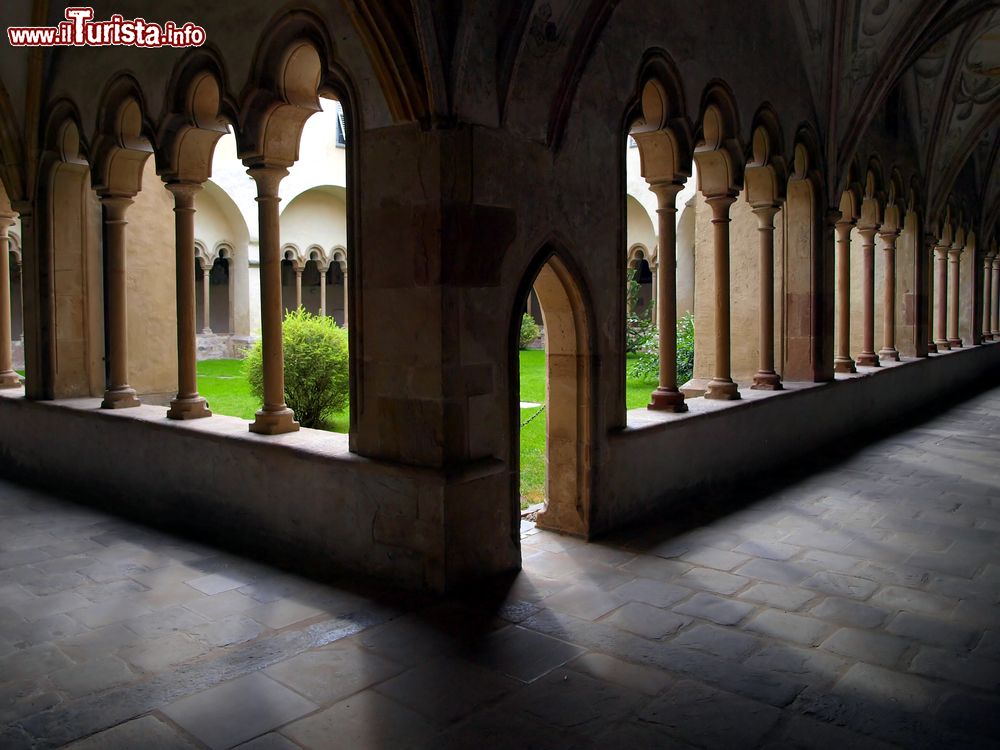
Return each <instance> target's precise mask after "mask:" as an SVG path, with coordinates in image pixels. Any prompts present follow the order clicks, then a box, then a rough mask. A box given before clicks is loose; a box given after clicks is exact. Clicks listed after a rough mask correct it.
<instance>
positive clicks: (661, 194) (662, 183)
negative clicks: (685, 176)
mask: <svg viewBox="0 0 1000 750" xmlns="http://www.w3.org/2000/svg"><path fill="white" fill-rule="evenodd" d="M646 184H648V185H649V190H650V192H651V193H653V195H655V196H656V210H657V211H662V210H668V211H676V210H677V204H676V201H677V194H678V193H680V192H681V190H683V189H684V185H683V183H678V182H673V181H671V180H646Z"/></svg>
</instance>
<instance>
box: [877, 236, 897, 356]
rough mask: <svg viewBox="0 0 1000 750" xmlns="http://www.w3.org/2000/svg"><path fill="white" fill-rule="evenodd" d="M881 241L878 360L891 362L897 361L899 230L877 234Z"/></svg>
mask: <svg viewBox="0 0 1000 750" xmlns="http://www.w3.org/2000/svg"><path fill="white" fill-rule="evenodd" d="M879 237H880V238H881V240H882V253H883V255H882V257H883V259H884V261H885V278H884V279H883V286H882V348H881V349H880V350H879V353H878V356H879V359H880V360H882V359H885V360H889V361H893V362H898V361H899V351H897V349H896V240H897V239H898V238H899V230H898V229H896V230H893V231H884V232H881V233H880V234H879Z"/></svg>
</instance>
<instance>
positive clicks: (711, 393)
mask: <svg viewBox="0 0 1000 750" xmlns="http://www.w3.org/2000/svg"><path fill="white" fill-rule="evenodd" d="M705 398H710V399H714V400H716V401H739V399H740V389H739V386H737V385H736V383H734V382H733V381H732V380H723V379H722V378H712V380H711V381H710V382H709V384H708V389H707V390H706V391H705Z"/></svg>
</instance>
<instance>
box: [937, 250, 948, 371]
mask: <svg viewBox="0 0 1000 750" xmlns="http://www.w3.org/2000/svg"><path fill="white" fill-rule="evenodd" d="M948 250H950V248H949V247H948V245H941V244H937V245H935V246H934V260H935V268H936V270H937V273H936V274H935V276H936V278H935V280H934V290H935V292H936V293H937V317H936V318H935V325H934V331H935V338H934V345H935V346H936V347H937V348H938V351H948V350H949V349H951V344H949V343H948Z"/></svg>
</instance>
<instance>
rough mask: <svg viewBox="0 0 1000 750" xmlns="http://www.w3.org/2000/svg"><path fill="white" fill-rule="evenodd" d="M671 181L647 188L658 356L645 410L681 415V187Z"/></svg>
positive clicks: (682, 410) (684, 404)
mask: <svg viewBox="0 0 1000 750" xmlns="http://www.w3.org/2000/svg"><path fill="white" fill-rule="evenodd" d="M683 187H684V186H683V185H678V184H677V183H674V182H660V183H655V184H651V185H650V189H651V190H652V191H653V193H654V194H655V195H656V201H657V206H656V216H657V222H658V224H657V233H658V234H659V239H660V243H659V249H658V250H657V251H656V260H657V263H656V265H657V272H656V287H657V289H656V299H657V304H656V330H657V351H658V353H659V356H660V373H659V382H658V383H657V386H656V390H654V391H653V392H652V394H650V397H649V404H648V405H647V407H646V408H648V409H651V410H653V411H670V412H684V411H687V408H688V407H687V404H686V403H684V394H683V393H681V392H680V391H679V390H677V205H676V200H677V194H678V193H679V192H680V191H681V189H682V188H683Z"/></svg>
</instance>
